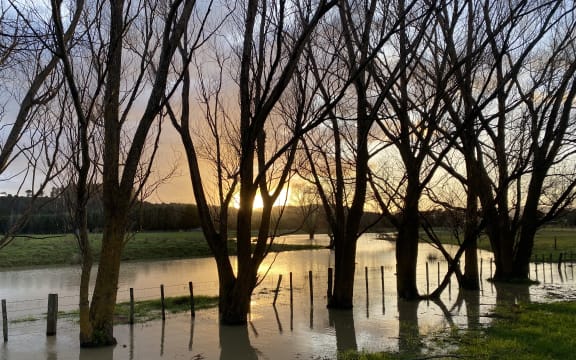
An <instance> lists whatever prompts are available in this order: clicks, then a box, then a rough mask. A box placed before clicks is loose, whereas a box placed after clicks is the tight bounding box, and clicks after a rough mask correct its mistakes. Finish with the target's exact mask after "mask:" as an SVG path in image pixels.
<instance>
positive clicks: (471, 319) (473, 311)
mask: <svg viewBox="0 0 576 360" xmlns="http://www.w3.org/2000/svg"><path fill="white" fill-rule="evenodd" d="M462 305H465V306H466V319H467V321H468V324H467V325H468V329H477V328H478V327H479V326H480V292H479V291H470V290H460V291H459V292H458V298H457V299H456V303H455V304H454V306H453V307H452V309H454V308H458V309H460V308H461V307H462Z"/></svg>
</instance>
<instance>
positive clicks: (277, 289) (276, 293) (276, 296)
mask: <svg viewBox="0 0 576 360" xmlns="http://www.w3.org/2000/svg"><path fill="white" fill-rule="evenodd" d="M281 282H282V274H280V276H278V283H277V284H276V291H275V292H274V301H272V305H274V306H276V299H278V293H279V292H280V283H281Z"/></svg>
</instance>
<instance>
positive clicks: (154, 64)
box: [51, 0, 195, 346]
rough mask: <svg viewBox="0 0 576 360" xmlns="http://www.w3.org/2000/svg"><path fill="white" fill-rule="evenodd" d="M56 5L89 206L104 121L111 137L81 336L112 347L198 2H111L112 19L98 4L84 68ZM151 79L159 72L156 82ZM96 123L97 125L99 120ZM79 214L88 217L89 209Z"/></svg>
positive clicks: (81, 192) (81, 184) (84, 342)
mask: <svg viewBox="0 0 576 360" xmlns="http://www.w3.org/2000/svg"><path fill="white" fill-rule="evenodd" d="M51 5H52V21H53V24H54V28H55V43H56V49H55V53H56V54H57V56H58V57H59V59H60V60H61V61H62V64H63V71H64V74H65V77H66V83H67V85H68V90H69V91H70V94H71V96H72V99H73V104H74V108H75V115H76V117H77V122H78V128H79V132H78V136H79V144H80V153H81V160H80V162H79V163H78V171H79V181H78V185H77V196H78V200H79V201H83V200H85V196H86V194H85V193H86V186H87V183H86V180H87V179H86V177H87V174H88V170H89V169H90V159H89V158H88V157H89V151H88V144H87V139H88V136H87V132H88V131H89V130H88V129H89V126H90V122H91V121H97V122H98V123H99V124H101V126H102V128H103V133H104V135H103V142H102V144H101V146H102V148H101V149H100V152H101V153H102V154H103V164H102V170H103V179H102V182H103V206H104V231H103V239H102V248H101V257H100V265H99V267H98V273H97V276H96V283H95V285H94V289H93V295H92V301H91V303H90V308H89V314H86V312H87V311H88V308H87V304H86V299H85V298H86V296H85V295H86V292H85V290H86V288H85V287H82V289H81V291H82V294H83V297H82V299H83V301H84V302H83V303H82V304H81V310H82V311H83V313H82V316H81V317H82V320H83V321H82V324H81V325H82V327H81V331H80V345H81V346H104V345H110V344H115V343H116V340H115V338H114V335H113V314H114V307H115V304H116V290H117V284H118V275H119V268H120V258H121V254H122V248H123V245H124V240H125V234H126V231H127V226H128V214H129V210H130V206H131V204H132V203H133V201H134V200H135V195H136V194H137V192H138V190H139V189H136V191H134V186H135V181H136V180H137V179H138V176H139V171H140V168H139V165H140V163H141V159H142V154H143V152H144V149H145V144H146V142H147V139H148V135H149V133H150V129H151V127H152V125H153V124H154V122H155V121H156V120H157V118H158V114H159V113H160V111H161V109H162V107H163V106H164V103H165V99H166V96H167V95H166V88H167V83H168V76H169V70H170V64H171V61H172V57H173V55H174V53H175V51H176V49H177V46H178V44H179V42H180V38H181V37H182V35H183V34H184V33H185V32H186V31H187V29H188V21H189V19H190V17H191V14H192V11H193V9H194V7H195V2H194V1H191V0H188V1H187V0H176V1H173V2H170V3H169V4H164V3H161V2H146V3H137V4H132V3H128V4H125V3H124V2H123V1H111V2H110V4H109V8H108V10H109V15H108V14H105V9H106V3H104V2H103V3H99V4H94V5H95V6H93V7H91V8H89V9H87V12H86V13H85V16H86V17H85V19H92V20H88V21H86V23H85V25H86V27H85V28H83V29H82V30H83V31H84V34H85V35H86V36H87V39H88V41H87V43H88V50H87V52H88V53H89V55H90V56H89V57H88V58H89V64H88V65H85V67H84V68H83V67H82V66H81V65H76V66H75V65H74V64H73V61H72V59H71V57H70V51H71V50H72V49H71V48H69V47H68V46H69V44H67V43H66V42H65V41H64V40H63V35H62V34H63V30H62V24H63V23H64V21H63V20H62V13H63V9H62V7H63V4H62V2H61V1H58V0H53V1H52V3H51ZM125 5H126V6H125ZM105 18H106V20H105ZM92 26H93V27H94V28H92ZM129 35H134V36H142V38H143V39H144V41H143V42H142V43H135V42H131V41H128V36H129ZM106 36H108V38H107V39H106V38H105V37H106ZM128 50H130V51H128ZM132 61H134V62H139V64H138V67H136V69H137V71H136V72H134V73H132V74H135V75H134V78H133V85H132V87H130V88H129V89H128V90H127V91H126V92H124V90H125V89H124V85H123V84H124V82H125V81H127V80H129V79H127V74H128V70H132V69H133V68H132V69H128V67H130V66H132V65H131V62H132ZM90 67H93V68H94V69H96V71H95V73H96V74H97V75H96V81H95V83H92V84H91V85H92V86H91V87H89V88H86V87H85V85H86V84H88V83H89V82H87V81H86V79H85V77H86V76H91V73H90V71H87V72H84V71H83V70H86V69H89V68H90ZM148 73H151V76H150V77H149V78H148V77H147V74H148ZM103 74H105V75H103ZM145 88H147V89H148V92H147V94H148V96H147V97H146V98H143V97H142V96H141V93H142V91H143V89H145ZM83 91H93V93H92V94H89V95H87V96H86V97H85V98H84V99H88V101H89V102H88V103H85V102H83V101H82V100H83V98H82V94H81V92H83ZM169 93H170V91H169ZM100 94H101V96H100ZM125 94H127V95H125ZM125 96H126V97H125ZM96 99H98V102H97V101H96ZM137 101H138V102H141V103H144V104H145V105H144V110H143V112H142V113H141V115H139V116H138V117H137V118H136V119H137V121H136V122H135V125H134V130H133V133H132V134H131V137H130V141H129V142H124V141H123V137H122V134H123V131H127V129H126V127H127V125H128V124H127V119H128V117H129V116H130V117H136V116H135V115H133V113H132V112H131V110H132V109H133V108H134V105H135V104H136V102H137ZM100 109H101V111H100ZM95 116H97V118H94V117H95ZM124 151H126V152H125V153H124ZM79 211H80V212H85V210H82V209H79ZM84 215H85V213H84ZM79 216H80V217H79V224H78V226H80V227H81V229H80V230H79V231H80V232H81V235H82V237H81V238H83V239H82V240H81V242H82V243H85V241H86V239H85V238H84V237H85V236H86V235H87V229H86V222H85V221H84V220H85V216H83V215H82V213H79ZM84 285H85V284H84Z"/></svg>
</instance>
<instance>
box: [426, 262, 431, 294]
mask: <svg viewBox="0 0 576 360" xmlns="http://www.w3.org/2000/svg"><path fill="white" fill-rule="evenodd" d="M428 294H430V277H429V273H428V261H426V295H428Z"/></svg>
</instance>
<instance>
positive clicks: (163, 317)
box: [160, 284, 166, 321]
mask: <svg viewBox="0 0 576 360" xmlns="http://www.w3.org/2000/svg"><path fill="white" fill-rule="evenodd" d="M160 306H161V307H162V321H164V320H166V307H165V303H164V284H161V285H160Z"/></svg>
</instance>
